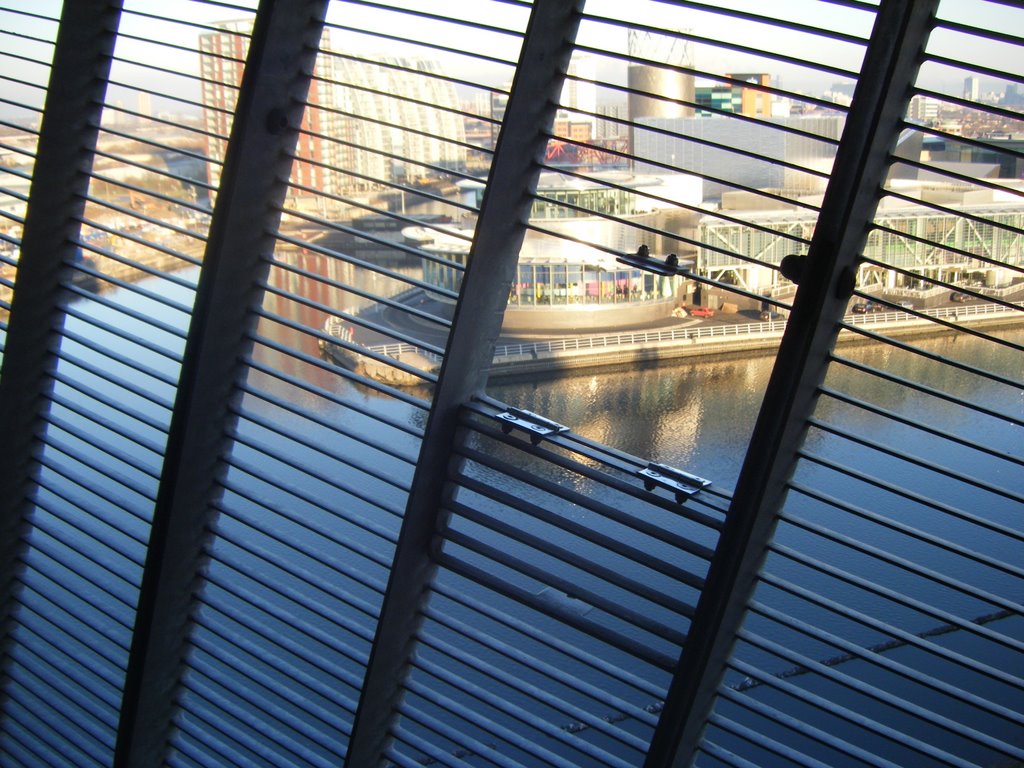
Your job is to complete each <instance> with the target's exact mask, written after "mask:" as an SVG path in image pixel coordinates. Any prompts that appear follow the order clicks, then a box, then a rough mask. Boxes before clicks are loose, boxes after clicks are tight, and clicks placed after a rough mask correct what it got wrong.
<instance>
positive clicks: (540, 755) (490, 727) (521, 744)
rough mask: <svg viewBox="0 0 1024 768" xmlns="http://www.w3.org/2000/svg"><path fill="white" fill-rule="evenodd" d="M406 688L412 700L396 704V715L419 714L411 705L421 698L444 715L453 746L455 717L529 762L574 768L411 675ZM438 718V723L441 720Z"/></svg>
mask: <svg viewBox="0 0 1024 768" xmlns="http://www.w3.org/2000/svg"><path fill="white" fill-rule="evenodd" d="M407 688H408V691H409V694H411V696H410V699H412V700H410V701H403V702H401V703H399V712H400V713H402V714H403V715H404V714H406V713H407V712H410V713H411V712H412V711H415V710H417V709H418V710H420V712H422V709H423V708H422V707H421V706H420V707H417V705H416V703H415V698H420V697H422V699H423V700H424V701H426V702H428V703H429V704H430V705H431V706H432V707H436V708H438V709H439V710H441V711H442V712H445V713H447V714H446V715H445V716H444V718H443V721H445V722H447V723H448V724H449V727H446V728H445V731H446V732H447V733H448V734H449V738H453V740H456V743H459V741H458V740H457V739H458V738H460V737H461V734H460V733H459V730H458V729H457V728H455V727H454V725H452V724H453V723H454V722H456V718H458V719H460V720H462V721H463V722H466V723H472V724H473V725H474V726H475V727H476V728H479V729H480V730H481V731H483V732H484V733H485V734H488V735H489V736H490V737H491V738H495V739H498V740H499V741H502V742H505V743H506V744H508V745H510V746H511V747H513V748H515V749H517V750H519V751H521V752H523V753H524V754H525V755H527V756H529V757H531V758H532V759H533V760H535V761H539V762H540V764H541V765H545V766H552V767H553V768H572V766H573V765H574V763H572V762H570V761H569V760H566V759H565V758H563V757H561V756H560V755H558V754H556V753H554V752H552V751H550V750H548V749H544V748H543V747H541V746H540V745H538V744H537V743H536V742H535V741H534V740H533V739H530V738H527V737H526V736H524V735H523V734H522V733H520V732H519V731H516V730H513V729H511V728H508V727H505V726H503V725H501V724H499V723H496V722H494V721H493V720H491V719H490V718H487V717H484V716H483V715H482V714H481V713H480V712H479V711H478V710H474V709H472V708H470V707H468V706H464V705H462V704H461V703H459V702H457V701H454V700H453V699H451V698H450V697H448V696H444V695H443V694H440V693H438V692H437V691H435V690H433V689H432V688H430V687H428V686H425V685H423V684H421V683H419V682H418V681H417V679H416V677H415V676H413V677H411V678H410V679H409V681H408V683H407ZM413 697H415V698H413ZM438 719H439V720H440V719H441V718H438ZM506 749H507V747H506Z"/></svg>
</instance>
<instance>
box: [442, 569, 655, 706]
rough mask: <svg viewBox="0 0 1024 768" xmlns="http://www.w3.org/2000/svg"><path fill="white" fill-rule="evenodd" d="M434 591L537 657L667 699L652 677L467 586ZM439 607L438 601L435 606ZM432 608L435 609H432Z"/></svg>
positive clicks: (445, 621)
mask: <svg viewBox="0 0 1024 768" xmlns="http://www.w3.org/2000/svg"><path fill="white" fill-rule="evenodd" d="M434 590H435V592H436V593H437V595H440V596H443V597H444V598H446V599H447V600H448V601H450V602H451V604H452V605H453V606H456V607H461V608H460V609H459V610H462V609H468V610H470V611H472V612H473V614H474V616H476V617H477V618H478V620H481V619H486V620H487V621H489V622H494V624H495V626H496V627H497V629H496V633H497V634H501V635H505V634H507V633H508V632H511V633H514V635H515V636H516V637H517V638H520V640H519V641H520V642H522V643H523V646H524V648H526V647H531V648H536V649H537V650H536V652H535V653H536V655H537V656H542V655H547V654H549V653H550V652H553V653H554V654H556V655H557V658H559V659H564V660H568V663H570V664H573V665H579V666H580V667H585V668H586V670H587V671H584V672H583V673H582V674H581V677H583V678H597V677H598V676H600V677H603V678H607V679H609V680H612V681H615V682H616V683H617V684H622V685H625V686H628V687H629V688H630V689H631V690H633V691H636V692H637V695H640V696H643V697H647V698H650V699H652V700H656V699H660V698H661V697H663V696H664V695H665V689H664V688H662V687H659V686H658V685H657V684H656V683H655V682H654V681H653V679H652V677H653V676H642V675H638V674H634V673H633V672H632V671H630V670H628V669H624V668H623V665H621V664H616V663H614V662H613V661H609V660H608V659H606V658H603V657H601V656H599V655H597V653H594V652H591V651H590V650H588V649H586V648H583V647H581V644H579V643H573V642H570V641H569V640H568V639H567V638H566V637H563V636H561V635H560V634H553V633H550V632H548V631H546V630H545V629H544V628H542V627H540V626H538V625H537V623H536V622H530V621H526V620H524V619H523V618H520V617H518V616H514V615H511V614H510V613H507V612H506V611H505V610H503V609H502V608H499V607H498V606H497V605H496V604H495V603H494V602H493V601H490V600H483V599H479V598H476V597H473V596H471V595H470V592H469V590H468V589H467V588H466V586H465V585H464V584H461V583H460V584H458V585H450V584H448V583H447V580H446V579H443V580H442V581H439V582H437V583H435V585H434ZM433 604H436V598H435V602H434V603H433ZM433 604H432V605H433ZM432 605H428V606H427V607H426V608H425V609H424V616H427V617H429V618H431V619H433V620H435V621H437V622H438V623H440V624H449V623H450V622H451V621H453V619H452V618H451V617H450V616H448V615H447V611H444V610H442V609H437V611H438V612H439V615H435V609H434V608H433V607H432Z"/></svg>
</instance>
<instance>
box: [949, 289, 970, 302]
mask: <svg viewBox="0 0 1024 768" xmlns="http://www.w3.org/2000/svg"><path fill="white" fill-rule="evenodd" d="M949 300H950V301H955V302H957V303H963V302H965V301H970V300H971V297H970V296H968V295H967V294H966V293H960V292H959V291H953V292H952V293H951V294H949Z"/></svg>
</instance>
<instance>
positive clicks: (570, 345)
mask: <svg viewBox="0 0 1024 768" xmlns="http://www.w3.org/2000/svg"><path fill="white" fill-rule="evenodd" d="M1016 306H1017V307H1019V308H1022V309H1024V303H1022V302H1017V303H1016ZM1008 311H1009V310H1007V309H1006V308H1005V307H1002V306H998V305H994V304H978V305H962V306H957V307H937V308H935V309H926V310H920V311H919V312H918V313H917V314H911V313H909V312H903V311H900V310H892V311H889V312H871V313H865V314H848V315H846V317H845V318H844V319H843V322H844V323H845V324H846V325H853V326H878V325H886V324H889V323H908V322H911V323H920V324H922V325H923V324H926V323H927V322H928V320H927V319H926V318H922V317H919V315H926V316H927V317H929V318H942V319H953V320H960V319H963V318H965V317H973V316H979V315H993V314H1001V313H1005V312H1008ZM338 325H340V324H329V325H328V331H327V332H328V333H330V334H331V335H337V334H336V332H335V329H336V328H337V327H338ZM785 327H786V321H785V320H769V321H766V322H756V323H729V324H725V325H702V326H700V327H696V328H695V327H684V328H681V327H678V326H677V327H674V328H664V329H660V330H651V331H634V332H629V333H613V334H598V335H593V336H574V337H570V338H560V339H550V340H548V341H532V342H522V343H518V344H499V345H497V346H496V347H495V349H494V360H495V362H500V360H501V358H507V357H519V356H522V355H535V354H548V353H552V352H562V351H566V350H586V349H608V348H612V347H622V346H628V345H634V344H659V343H664V342H672V341H688V340H693V339H709V338H711V339H713V338H722V339H726V338H729V339H733V338H739V337H742V336H761V335H764V334H778V335H779V336H781V335H782V331H783V330H785ZM367 349H369V350H370V351H371V352H376V353H378V354H382V355H387V356H388V357H397V356H399V355H402V354H411V353H415V354H420V355H423V356H424V357H426V358H428V359H430V360H433V361H435V362H440V360H441V357H440V356H439V355H437V354H435V353H433V352H429V351H427V350H425V349H421V348H420V347H417V346H416V345H414V344H407V343H401V344H373V345H369V346H367Z"/></svg>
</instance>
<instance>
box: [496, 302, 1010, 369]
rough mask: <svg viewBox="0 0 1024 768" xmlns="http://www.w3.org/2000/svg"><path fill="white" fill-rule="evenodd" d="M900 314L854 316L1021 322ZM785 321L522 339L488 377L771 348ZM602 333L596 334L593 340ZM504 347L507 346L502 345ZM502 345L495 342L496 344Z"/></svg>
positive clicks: (906, 328)
mask: <svg viewBox="0 0 1024 768" xmlns="http://www.w3.org/2000/svg"><path fill="white" fill-rule="evenodd" d="M889 314H899V315H903V317H901V318H899V319H885V318H882V317H879V318H877V319H876V318H875V317H868V318H864V317H858V318H856V320H855V322H856V324H857V326H858V327H860V328H864V329H866V330H867V331H869V332H874V333H877V334H879V335H882V336H886V337H898V338H904V339H907V338H913V337H915V336H918V337H920V336H936V335H941V334H952V333H956V332H957V328H956V327H957V326H960V325H970V326H971V327H972V328H979V329H980V328H982V327H985V328H996V327H1018V328H1019V327H1021V325H1022V323H1021V320H1020V313H1019V312H1013V311H1005V312H996V313H990V314H966V313H965V314H962V315H957V314H955V313H953V314H951V315H950V316H949V317H946V318H943V319H944V320H946V322H949V323H950V324H951V326H952V327H949V326H945V325H942V324H939V323H936V322H934V321H932V320H922V319H920V318H917V317H913V316H907V315H906V314H905V313H889ZM784 330H785V323H782V322H773V323H751V324H749V325H739V326H728V325H725V326H711V327H708V326H704V327H701V328H699V329H694V330H692V331H687V332H685V333H686V334H687V335H684V336H682V337H681V338H672V339H664V340H660V339H658V340H637V341H635V342H632V341H626V342H625V343H621V342H620V343H615V344H608V343H603V344H598V345H595V343H594V342H595V339H594V338H592V337H591V338H586V337H584V338H579V339H562V340H559V341H558V342H557V347H558V348H551V343H548V344H534V345H522V346H523V347H524V349H523V351H522V352H521V353H517V354H504V355H501V354H499V355H496V356H495V359H494V365H493V366H492V367H491V369H490V376H491V378H493V379H499V378H512V377H520V376H534V375H537V374H557V373H558V372H559V371H571V370H582V369H587V368H604V367H614V366H630V365H636V364H638V363H650V362H658V361H668V360H675V359H685V358H693V357H700V358H707V357H711V356H715V357H721V356H742V355H751V354H768V353H773V352H774V350H775V349H776V348H777V347H778V345H779V342H780V341H781V340H782V334H783V332H784ZM601 340H602V339H601V338H599V339H598V341H601ZM871 343H876V342H875V341H874V340H873V339H872V338H871V337H870V336H865V335H864V334H862V333H858V332H856V331H851V330H843V331H841V332H840V334H839V338H838V340H837V344H839V345H851V344H871ZM507 348H508V347H506V349H507ZM500 349H501V348H499V350H500Z"/></svg>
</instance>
